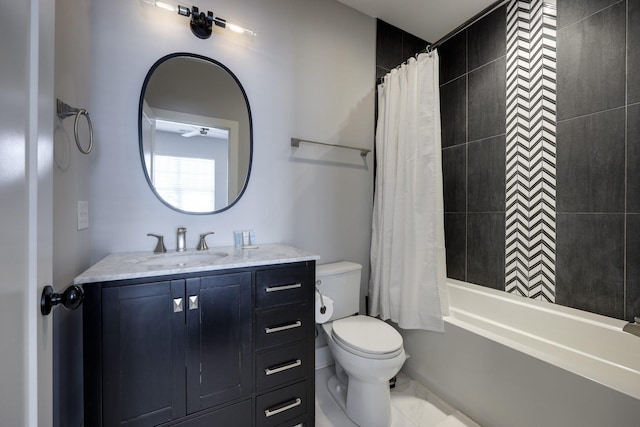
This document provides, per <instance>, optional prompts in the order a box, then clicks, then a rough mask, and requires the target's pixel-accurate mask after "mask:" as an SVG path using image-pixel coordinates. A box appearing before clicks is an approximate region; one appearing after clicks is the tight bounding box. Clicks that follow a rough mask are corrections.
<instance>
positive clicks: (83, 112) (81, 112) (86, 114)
mask: <svg viewBox="0 0 640 427" xmlns="http://www.w3.org/2000/svg"><path fill="white" fill-rule="evenodd" d="M80 116H84V117H86V119H87V125H89V146H88V147H87V149H86V150H84V149H83V148H82V146H81V145H80V138H79V137H78V120H80ZM73 136H74V137H75V138H76V146H77V147H78V150H80V152H81V153H82V154H89V153H90V152H91V149H93V125H92V124H91V117H89V112H88V111H87V110H85V109H84V108H81V109H80V110H78V112H77V113H76V119H75V120H74V122H73Z"/></svg>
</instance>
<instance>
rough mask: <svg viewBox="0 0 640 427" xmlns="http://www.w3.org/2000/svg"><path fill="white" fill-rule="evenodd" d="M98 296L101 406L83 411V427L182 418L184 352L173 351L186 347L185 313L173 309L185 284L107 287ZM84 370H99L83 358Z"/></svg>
mask: <svg viewBox="0 0 640 427" xmlns="http://www.w3.org/2000/svg"><path fill="white" fill-rule="evenodd" d="M85 288H89V287H85ZM90 295H91V294H90ZM101 297H102V324H103V327H102V331H101V332H102V342H101V343H96V345H100V344H101V347H102V360H103V363H102V372H103V375H102V393H103V402H102V405H101V407H100V405H99V404H98V403H96V405H94V407H93V408H86V407H85V411H86V410H89V411H90V413H86V412H85V425H87V426H91V425H105V426H120V425H125V424H126V425H131V426H145V425H156V424H160V423H162V422H165V421H168V420H171V419H175V418H178V417H180V416H184V414H185V401H184V384H185V369H184V351H176V349H180V348H184V312H175V313H174V312H173V310H172V304H173V301H174V300H177V299H180V298H183V297H184V281H183V280H174V281H164V282H153V283H146V284H138V285H131V286H118V287H109V288H104V289H102V292H101ZM87 326H89V330H88V331H87V332H89V331H91V330H92V329H93V328H92V326H91V325H87ZM91 332H92V333H95V332H98V331H91ZM99 335H100V334H99V333H98V334H97V336H96V338H98V337H99ZM87 364H88V366H87ZM87 369H91V370H92V372H93V370H98V372H99V370H100V366H99V364H97V363H92V361H91V360H86V355H85V372H86V370H87ZM87 377H89V378H91V375H89V376H87V375H86V374H85V378H87ZM94 411H95V412H94ZM100 412H102V419H100V418H98V417H97V415H98V414H99V413H100ZM89 420H90V422H88V421H89Z"/></svg>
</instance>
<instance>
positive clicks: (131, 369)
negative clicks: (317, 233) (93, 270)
mask: <svg viewBox="0 0 640 427" xmlns="http://www.w3.org/2000/svg"><path fill="white" fill-rule="evenodd" d="M261 277H268V278H269V282H271V283H274V284H276V285H277V286H282V285H283V283H284V286H288V285H287V284H294V285H297V284H300V286H299V287H295V288H293V289H294V291H293V292H292V293H287V292H284V293H278V291H276V293H277V294H278V298H275V299H274V298H272V297H271V296H270V297H269V302H268V304H263V305H261V304H260V303H259V302H258V301H260V297H259V295H260V289H261V287H260V286H261V283H262V282H261ZM292 278H293V279H295V280H294V281H295V282H296V283H289V282H290V281H291V280H292ZM314 280H315V261H305V262H296V263H291V264H278V265H269V266H261V267H246V268H239V269H229V270H219V271H209V272H201V273H189V274H184V275H171V276H162V277H152V278H137V279H127V280H119V281H110V282H99V283H89V284H85V285H84V290H85V301H84V305H83V320H84V324H83V334H84V385H85V423H84V425H85V426H87V427H93V426H104V427H109V426H124V425H126V426H134V427H138V426H144V427H146V426H163V427H169V426H181V427H205V426H206V427H217V426H222V427H227V426H234V427H235V426H237V427H245V426H246V427H251V426H263V425H264V426H267V425H268V426H276V425H278V426H296V425H301V426H313V421H314V413H313V412H314V402H313V389H314V366H313V365H314V325H313V307H312V303H313V289H314V288H313V283H314ZM293 294H297V296H295V298H293V299H291V296H292V295H293ZM292 316H293V317H292ZM263 320H264V321H267V322H268V325H267V326H266V328H270V327H271V329H274V327H275V331H276V332H274V333H270V334H269V335H271V336H274V337H278V336H279V338H277V339H275V340H273V341H271V342H270V341H269V340H267V341H260V340H259V339H258V336H259V334H258V333H257V328H258V325H259V324H260V325H261V326H260V327H262V328H263V331H264V329H265V326H264V325H262V323H261V322H262V321H263ZM298 321H300V322H301V325H300V326H295V327H293V328H291V331H289V329H288V328H285V329H284V330H282V331H280V330H279V329H278V328H280V327H281V326H283V323H284V324H285V325H284V326H287V324H288V325H291V324H292V323H293V324H294V325H297V323H295V322H298ZM291 332H293V333H291ZM282 337H284V338H285V339H284V341H282V339H283V338H282ZM287 337H288V338H287ZM257 371H258V372H261V375H258V374H257V373H256V372H257ZM296 399H300V401H299V402H298V400H296ZM291 405H293V406H292V407H291V409H284V410H283V409H282V408H287V407H289V406H291ZM265 414H269V416H268V417H267V416H266V415H265ZM263 419H267V422H265V421H264V420H263Z"/></svg>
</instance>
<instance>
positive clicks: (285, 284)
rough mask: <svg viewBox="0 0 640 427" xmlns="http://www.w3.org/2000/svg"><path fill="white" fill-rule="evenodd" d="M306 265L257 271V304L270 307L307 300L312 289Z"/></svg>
mask: <svg viewBox="0 0 640 427" xmlns="http://www.w3.org/2000/svg"><path fill="white" fill-rule="evenodd" d="M306 273H307V269H306V268H305V267H293V268H280V269H274V270H261V271H258V272H256V305H257V306H258V307H270V306H274V305H281V304H291V303H296V302H301V303H303V302H305V301H306V298H307V296H308V295H309V292H310V290H309V289H308V287H309V286H310V284H309V283H308V282H307V280H306V278H307V275H306Z"/></svg>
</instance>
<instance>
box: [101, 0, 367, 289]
mask: <svg viewBox="0 0 640 427" xmlns="http://www.w3.org/2000/svg"><path fill="white" fill-rule="evenodd" d="M197 6H199V7H200V8H201V10H202V9H210V10H213V11H215V12H216V13H219V14H220V15H221V16H223V17H225V18H227V19H229V20H230V21H231V20H234V19H235V20H236V21H239V22H241V23H243V24H244V25H246V26H248V27H250V28H252V29H253V30H254V31H256V33H257V37H255V38H254V39H251V40H249V39H247V38H246V37H244V38H240V39H238V38H231V37H230V36H226V35H224V36H216V35H215V34H214V35H213V36H212V37H211V38H210V39H208V40H200V39H197V38H196V37H194V36H193V35H192V34H191V31H190V29H189V26H188V20H187V19H186V18H184V17H181V16H178V15H177V14H176V15H174V14H171V13H168V12H166V11H164V10H161V9H158V8H154V7H150V6H148V5H143V4H141V3H140V2H137V1H131V0H112V1H108V2H106V1H93V2H92V8H91V31H92V34H93V36H92V37H93V40H94V43H93V45H92V58H93V62H92V64H91V73H90V77H91V84H92V86H91V105H90V111H91V114H92V118H93V121H94V129H95V133H96V148H95V153H94V154H92V156H91V172H90V182H91V196H90V211H91V215H90V221H91V260H92V262H96V261H98V260H99V259H100V258H102V257H103V256H105V255H107V254H108V253H112V252H122V251H138V250H149V251H150V250H152V248H153V245H154V242H153V241H152V239H150V238H149V237H147V236H146V234H147V233H150V232H151V233H159V234H163V235H165V243H166V245H167V248H169V249H171V248H174V247H175V244H176V228H177V227H178V226H185V227H187V229H188V232H187V244H188V246H189V247H195V245H196V244H197V239H198V234H199V233H201V232H205V231H209V230H213V231H215V232H216V234H215V235H214V236H211V237H210V238H209V240H208V242H209V245H210V246H213V245H231V244H232V230H234V229H245V228H252V229H254V230H255V232H256V237H257V239H258V241H259V242H284V243H288V244H292V245H295V246H298V247H300V248H303V249H306V250H309V251H311V252H314V253H317V254H319V255H320V256H321V257H322V260H321V262H330V261H336V260H342V259H345V260H350V261H355V262H359V263H362V264H363V265H364V266H365V268H364V271H365V272H368V269H369V267H368V252H369V239H370V222H371V204H372V191H373V190H372V187H373V167H372V163H371V162H372V155H369V157H368V158H367V159H366V161H364V160H363V159H362V158H361V157H360V155H359V153H358V152H357V151H347V150H342V149H337V148H334V149H325V148H317V147H315V146H303V147H300V148H298V149H294V148H291V146H290V138H291V137H293V136H295V137H302V138H308V139H311V140H317V141H323V142H327V143H337V144H352V145H356V146H359V147H366V148H371V147H372V146H373V131H374V84H375V66H374V65H375V21H374V20H373V19H372V18H370V17H367V16H365V15H362V14H360V13H359V12H356V11H354V10H353V9H350V8H348V7H346V6H344V5H342V4H340V3H338V2H336V1H333V0H240V1H238V0H235V1H234V0H219V1H215V2H213V1H209V0H202V1H200V2H198V4H197ZM173 52H192V53H197V54H201V55H205V56H208V57H211V58H213V59H216V60H218V61H220V62H222V63H223V64H225V65H226V66H227V67H229V68H230V69H231V70H232V71H233V72H234V73H235V74H236V76H237V77H238V78H239V80H240V81H241V82H242V84H243V86H244V89H245V91H246V92H247V96H248V98H249V102H250V105H251V112H252V116H253V130H254V139H253V142H254V158H253V169H252V172H251V178H250V181H249V185H248V188H247V190H246V192H245V194H244V196H243V197H242V199H241V200H240V201H239V202H238V203H237V204H236V205H235V206H234V207H233V208H231V209H229V210H228V211H225V212H223V213H220V214H216V215H205V216H197V215H184V214H180V213H177V212H174V211H172V210H170V209H169V208H167V207H165V206H164V205H163V204H162V203H161V202H160V201H159V200H157V199H156V198H155V196H154V195H153V194H152V192H151V191H150V190H149V188H148V186H147V183H146V181H145V179H144V174H143V171H142V167H141V164H140V158H139V152H138V123H137V111H138V101H139V95H140V89H141V86H142V83H143V80H144V77H145V75H146V73H147V71H148V69H149V67H150V66H151V65H152V64H153V63H154V62H155V61H156V60H157V59H158V58H160V57H162V56H164V55H166V54H169V53H173ZM364 276H365V277H363V284H364V283H367V281H368V274H365V275H364ZM363 292H364V290H363Z"/></svg>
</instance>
